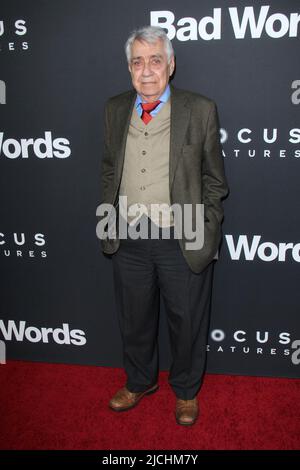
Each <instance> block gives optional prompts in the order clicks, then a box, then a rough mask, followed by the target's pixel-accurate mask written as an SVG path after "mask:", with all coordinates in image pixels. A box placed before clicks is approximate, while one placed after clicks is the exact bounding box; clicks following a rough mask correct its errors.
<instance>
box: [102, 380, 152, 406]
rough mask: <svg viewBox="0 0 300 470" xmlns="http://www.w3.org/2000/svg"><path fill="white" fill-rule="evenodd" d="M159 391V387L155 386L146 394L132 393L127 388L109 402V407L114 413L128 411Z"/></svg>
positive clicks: (146, 391) (122, 389)
mask: <svg viewBox="0 0 300 470" xmlns="http://www.w3.org/2000/svg"><path fill="white" fill-rule="evenodd" d="M156 390H158V385H157V384H155V385H153V386H152V387H151V388H148V389H147V390H145V391H144V392H130V391H129V390H128V388H127V387H126V386H125V387H123V388H121V389H120V390H118V391H117V393H116V394H115V395H114V397H113V398H112V399H111V400H110V402H109V407H110V408H111V409H112V410H114V411H126V410H129V409H131V408H133V407H134V406H136V405H137V404H138V402H139V401H140V400H141V399H142V398H143V397H144V396H145V395H150V394H151V393H154V392H156Z"/></svg>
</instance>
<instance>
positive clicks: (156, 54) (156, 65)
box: [128, 39, 174, 102]
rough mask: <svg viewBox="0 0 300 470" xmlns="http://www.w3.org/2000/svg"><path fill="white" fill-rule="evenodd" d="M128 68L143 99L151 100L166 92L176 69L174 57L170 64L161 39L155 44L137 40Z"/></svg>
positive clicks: (132, 48)
mask: <svg viewBox="0 0 300 470" xmlns="http://www.w3.org/2000/svg"><path fill="white" fill-rule="evenodd" d="M128 68H129V72H130V74H131V79H132V84H133V86H134V88H135V89H136V91H137V93H138V94H139V95H140V96H141V97H142V99H143V100H145V101H147V102H151V101H155V100H157V99H158V98H159V97H160V95H161V94H162V93H163V92H164V90H165V88H166V86H167V84H168V82H169V78H170V76H171V75H172V73H173V71H174V57H172V58H171V61H170V63H169V64H168V59H167V54H166V51H165V47H164V43H163V41H162V40H161V39H159V40H158V41H157V42H155V43H154V44H148V43H147V42H145V41H143V42H142V41H137V40H136V41H134V42H133V44H132V47H131V62H130V64H129V66H128Z"/></svg>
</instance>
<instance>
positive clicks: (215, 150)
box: [202, 101, 229, 224]
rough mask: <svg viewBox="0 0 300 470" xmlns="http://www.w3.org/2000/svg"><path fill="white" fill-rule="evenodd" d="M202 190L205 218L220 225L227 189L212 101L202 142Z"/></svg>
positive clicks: (217, 119)
mask: <svg viewBox="0 0 300 470" xmlns="http://www.w3.org/2000/svg"><path fill="white" fill-rule="evenodd" d="M202 188H203V189H202V200H203V203H204V212H205V217H206V218H207V219H209V220H208V222H209V221H210V222H211V223H213V224H214V223H216V222H217V223H218V224H221V222H222V220H223V216H224V212H223V207H222V202H221V201H222V199H223V198H224V197H225V196H227V194H228V192H229V189H228V185H227V181H226V177H225V171H224V161H223V156H222V150H221V144H220V133H219V118H218V111H217V107H216V104H215V103H214V102H213V101H212V102H211V108H210V111H209V115H208V119H207V127H206V135H205V141H204V155H203V162H202Z"/></svg>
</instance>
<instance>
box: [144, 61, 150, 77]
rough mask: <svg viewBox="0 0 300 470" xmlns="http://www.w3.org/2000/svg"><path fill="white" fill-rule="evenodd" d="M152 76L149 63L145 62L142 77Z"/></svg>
mask: <svg viewBox="0 0 300 470" xmlns="http://www.w3.org/2000/svg"><path fill="white" fill-rule="evenodd" d="M151 74H152V70H151V66H150V62H145V65H144V68H143V75H145V76H148V75H151Z"/></svg>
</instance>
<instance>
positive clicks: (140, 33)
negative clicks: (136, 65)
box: [125, 26, 174, 63]
mask: <svg viewBox="0 0 300 470" xmlns="http://www.w3.org/2000/svg"><path fill="white" fill-rule="evenodd" d="M158 40H162V41H163V43H164V46H165V51H166V54H167V58H168V63H170V60H171V58H172V57H173V56H174V50H173V46H172V43H171V41H170V39H169V38H168V36H167V34H166V32H165V30H164V29H162V28H160V27H159V26H143V27H142V28H138V29H135V30H134V31H132V33H131V34H130V36H129V38H128V39H127V41H126V43H125V53H126V57H127V62H128V63H130V61H131V47H132V44H133V42H134V41H145V42H147V43H149V44H154V43H155V42H157V41H158Z"/></svg>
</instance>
